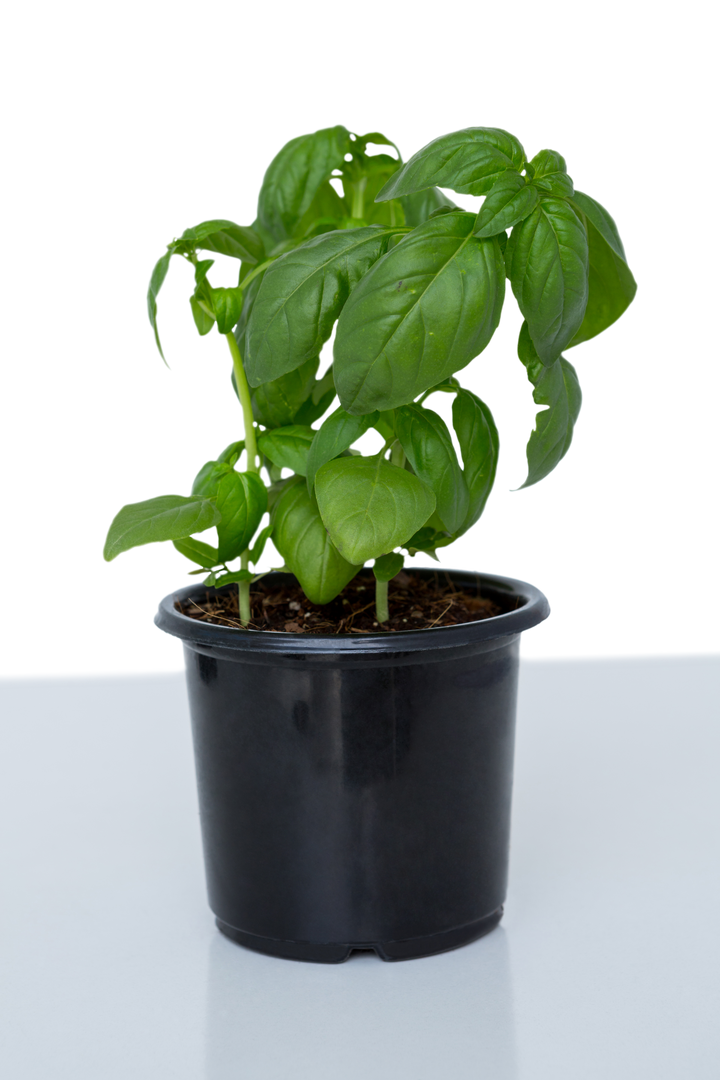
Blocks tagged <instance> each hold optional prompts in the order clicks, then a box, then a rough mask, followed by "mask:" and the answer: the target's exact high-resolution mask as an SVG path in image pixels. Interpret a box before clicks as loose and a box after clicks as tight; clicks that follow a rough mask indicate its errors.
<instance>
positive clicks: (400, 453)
mask: <svg viewBox="0 0 720 1080" xmlns="http://www.w3.org/2000/svg"><path fill="white" fill-rule="evenodd" d="M390 462H391V464H392V465H397V467H398V469H404V468H405V451H404V450H403V448H402V446H401V445H400V443H399V442H397V441H396V442H394V443H393V445H392V450H391V451H390Z"/></svg>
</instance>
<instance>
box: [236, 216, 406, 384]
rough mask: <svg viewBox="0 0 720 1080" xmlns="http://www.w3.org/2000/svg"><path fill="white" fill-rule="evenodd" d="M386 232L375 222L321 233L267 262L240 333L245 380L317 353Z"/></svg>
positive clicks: (270, 375)
mask: <svg viewBox="0 0 720 1080" xmlns="http://www.w3.org/2000/svg"><path fill="white" fill-rule="evenodd" d="M391 235H392V230H390V229H387V228H383V227H380V226H377V225H370V226H368V227H367V228H361V229H346V230H341V231H338V232H332V233H326V234H325V235H323V236H318V237H316V238H315V239H314V240H309V241H308V242H307V243H305V244H303V245H302V246H301V247H299V248H297V249H296V250H295V251H290V252H288V253H287V254H286V255H283V256H281V257H280V258H279V259H277V260H276V261H275V262H274V263H273V264H272V265H271V266H269V267H268V269H267V270H266V271H265V273H264V275H263V282H262V285H261V286H260V289H259V292H258V295H257V298H256V300H255V303H254V305H253V309H252V312H251V314H250V320H249V323H248V328H247V333H246V335H245V372H246V374H247V379H248V382H249V384H250V386H259V385H260V383H264V382H268V381H269V380H271V379H278V378H280V376H281V375H285V374H286V373H287V372H288V371H294V370H295V368H297V367H299V366H300V365H301V364H303V363H305V361H307V360H309V359H311V358H312V357H314V356H317V355H318V354H319V352H320V349H321V348H322V346H323V345H324V343H325V342H326V341H327V339H328V338H329V337H330V334H331V332H332V328H333V325H334V323H335V320H336V319H337V317H338V315H339V313H340V311H341V309H342V306H343V304H344V303H345V301H346V300H347V297H348V295H349V293H350V290H351V289H352V288H353V286H354V285H355V283H356V282H357V281H358V280H359V279H360V278H361V277H362V275H363V274H364V273H365V272H366V271H367V270H368V268H369V267H370V266H372V264H373V263H374V262H375V261H376V260H377V259H379V257H380V256H381V255H382V254H383V252H384V251H385V250H386V249H387V243H388V240H389V238H390V236H391Z"/></svg>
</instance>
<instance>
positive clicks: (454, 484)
mask: <svg viewBox="0 0 720 1080" xmlns="http://www.w3.org/2000/svg"><path fill="white" fill-rule="evenodd" d="M395 430H396V431H397V435H398V439H399V440H400V444H401V446H402V448H403V450H404V451H405V455H406V457H407V459H408V461H409V462H410V464H411V465H412V467H413V469H414V471H415V474H416V475H417V476H419V477H420V479H421V480H422V481H423V483H424V484H427V486H428V487H429V488H430V489H431V490H432V491H433V492H434V493H435V498H436V500H437V507H436V510H437V513H438V515H439V517H440V519H441V521H442V523H443V525H444V526H445V528H446V529H447V530H448V532H451V533H454V532H456V531H457V530H458V529H459V528H460V527H461V526H462V524H463V522H464V521H465V518H466V517H467V514H468V510H469V508H470V496H469V493H468V487H467V484H466V483H465V477H464V476H463V471H462V469H461V468H460V463H459V461H458V459H457V454H456V453H455V447H454V446H453V444H452V438H451V436H450V432H449V431H448V429H447V427H446V425H445V421H444V420H443V419H442V417H441V416H438V414H437V413H435V412H433V411H432V410H431V409H425V408H423V407H422V406H420V405H403V406H402V407H401V408H399V409H397V410H396V411H395Z"/></svg>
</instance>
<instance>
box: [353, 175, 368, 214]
mask: <svg viewBox="0 0 720 1080" xmlns="http://www.w3.org/2000/svg"><path fill="white" fill-rule="evenodd" d="M366 184H367V177H365V176H363V177H362V179H361V180H356V181H355V183H354V184H353V186H352V207H351V208H350V216H351V217H354V218H360V219H361V218H362V216H363V214H364V213H365V185H366Z"/></svg>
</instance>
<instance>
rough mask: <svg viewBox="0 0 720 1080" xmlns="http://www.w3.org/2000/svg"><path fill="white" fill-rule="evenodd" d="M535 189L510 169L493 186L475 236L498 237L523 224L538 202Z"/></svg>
mask: <svg viewBox="0 0 720 1080" xmlns="http://www.w3.org/2000/svg"><path fill="white" fill-rule="evenodd" d="M538 198H539V196H538V193H537V189H536V188H534V187H533V186H532V184H528V183H527V181H526V180H525V177H524V176H521V175H520V173H518V172H515V171H514V170H512V169H510V170H508V171H507V172H506V173H503V174H502V176H500V177H498V179H497V180H496V181H495V183H494V184H493V186H492V188H491V189H490V191H489V193H488V195H487V197H486V199H485V202H484V203H483V204H482V207H481V209H480V213H479V214H478V216H477V221H476V222H475V230H474V231H475V236H497V235H498V233H501V232H504V231H505V229H510V228H512V226H513V225H516V224H517V223H518V221H523V220H524V219H525V218H526V217H527V216H528V215H529V214H531V213H532V211H533V210H534V209H535V206H536V205H537V202H538Z"/></svg>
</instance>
